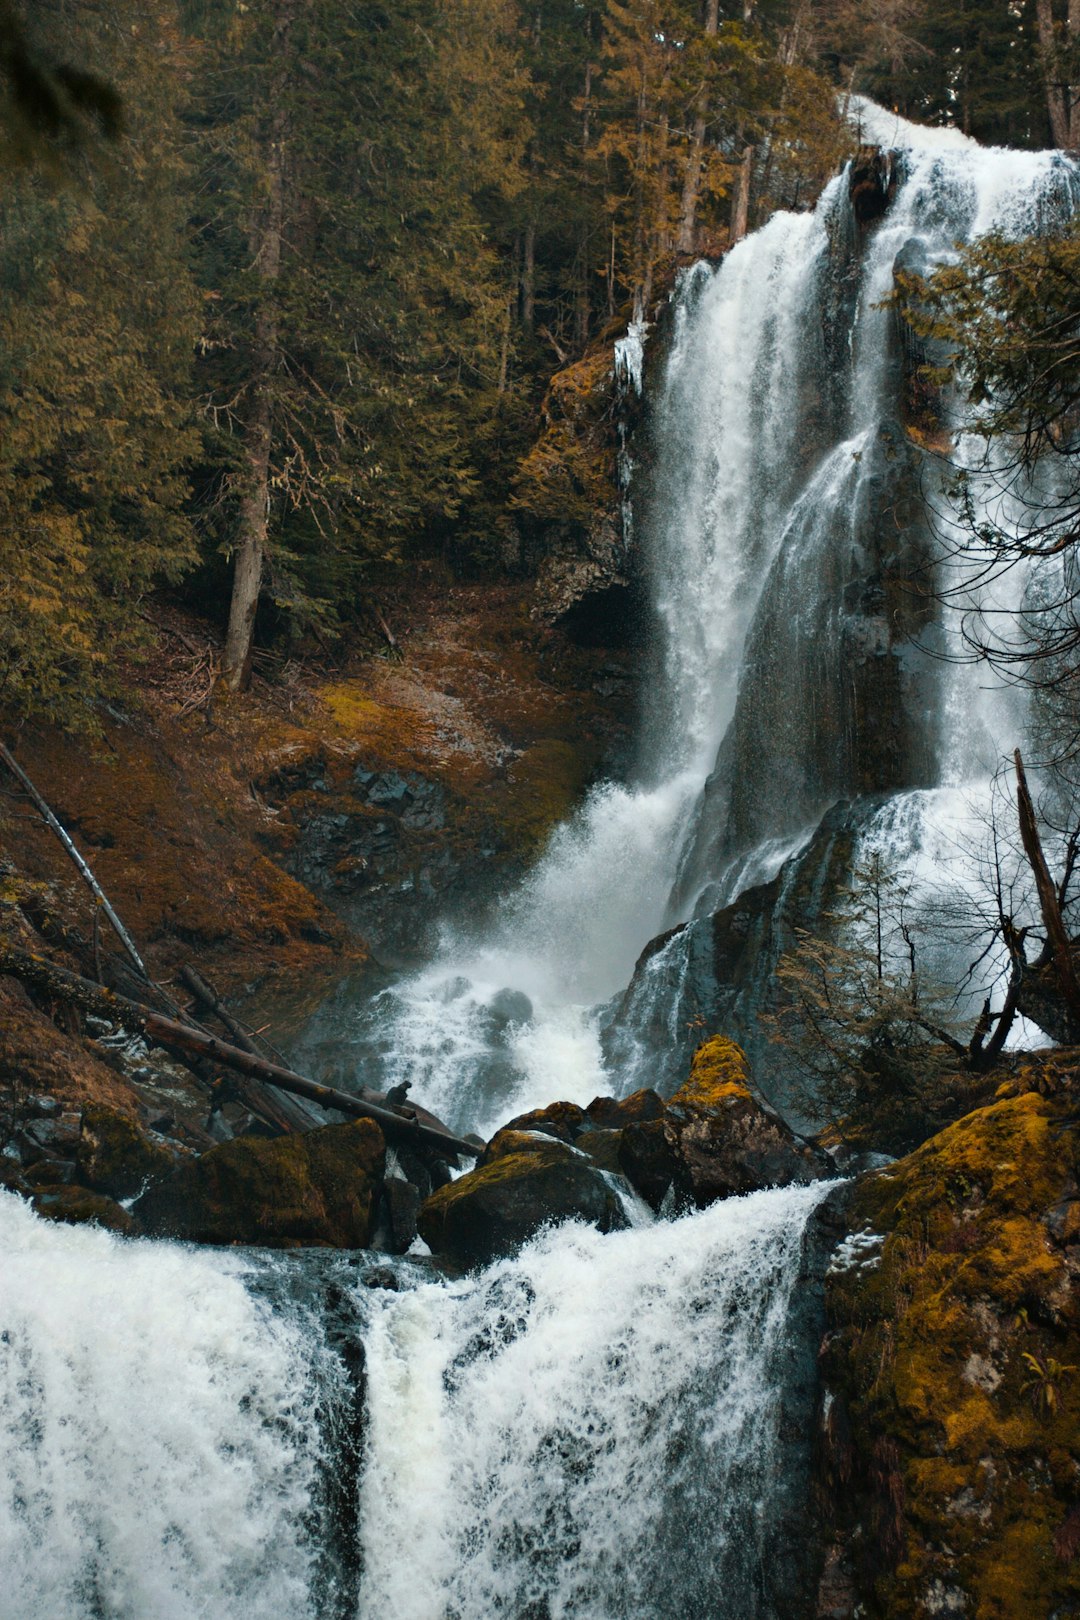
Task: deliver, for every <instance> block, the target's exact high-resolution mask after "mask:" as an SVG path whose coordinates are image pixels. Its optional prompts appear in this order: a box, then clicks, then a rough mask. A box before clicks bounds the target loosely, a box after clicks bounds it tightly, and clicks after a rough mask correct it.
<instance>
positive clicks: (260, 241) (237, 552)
mask: <svg viewBox="0 0 1080 1620" xmlns="http://www.w3.org/2000/svg"><path fill="white" fill-rule="evenodd" d="M294 11H295V0H280V3H279V5H278V9H277V16H276V20H275V25H274V38H273V46H272V49H273V56H274V62H275V76H274V83H273V85H272V87H271V91H270V99H271V107H272V113H271V119H270V131H269V138H268V141H267V147H266V185H267V203H266V208H265V210H264V211H263V213H262V215H261V217H260V218H259V219H257V220H256V222H255V224H254V226H253V229H252V242H251V251H252V258H253V260H254V264H255V269H256V271H257V272H258V276H259V280H260V283H261V296H260V299H259V312H258V315H257V317H256V322H255V343H254V349H253V352H252V370H251V383H250V387H249V391H248V394H249V401H250V403H249V407H248V415H247V423H246V427H245V431H244V475H243V486H242V490H241V495H240V503H239V510H238V512H237V519H236V539H235V545H234V556H235V562H234V564H233V587H232V597H231V599H230V602H229V625H228V629H227V631H226V634H225V651H224V653H223V655H222V662H221V679H222V682H223V684H224V685H225V687H226V688H227V689H228V690H229V691H230V692H238V691H243V690H244V689H245V688H246V687H247V685H248V683H249V682H250V680H251V654H252V647H253V644H254V638H255V614H256V611H257V610H258V606H259V593H260V591H261V590H262V580H263V568H264V566H265V560H266V539H267V530H268V525H269V517H270V457H271V449H272V445H273V435H274V412H273V388H272V379H273V375H274V371H275V368H276V365H277V358H278V339H279V324H278V312H277V304H276V296H277V282H278V281H279V279H280V277H281V247H282V240H283V236H284V227H285V155H286V144H287V136H288V114H287V112H286V110H285V108H284V107H283V105H282V99H283V97H284V94H285V88H286V83H287V73H288V63H289V36H290V34H291V32H292V23H293V15H294Z"/></svg>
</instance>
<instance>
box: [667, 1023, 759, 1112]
mask: <svg viewBox="0 0 1080 1620" xmlns="http://www.w3.org/2000/svg"><path fill="white" fill-rule="evenodd" d="M750 1096H751V1093H750V1066H749V1064H748V1063H747V1061H746V1057H745V1055H744V1053H743V1050H742V1048H741V1047H740V1046H736V1044H735V1042H734V1041H732V1040H729V1039H728V1038H727V1036H726V1035H714V1036H713V1037H712V1039H711V1040H708V1041H704V1042H703V1043H702V1044H701V1046H699V1047H698V1049H697V1051H696V1052H695V1053H694V1057H693V1061H692V1063H691V1065H690V1076H689V1078H688V1079H687V1081H686V1082H685V1084H684V1085H681V1086H680V1087H679V1089H678V1091H677V1092H676V1093H675V1095H674V1096H673V1097H672V1098H671V1100H670V1104H669V1106H670V1107H672V1108H692V1109H704V1108H721V1107H723V1106H724V1105H725V1104H727V1103H730V1102H731V1101H732V1100H733V1099H736V1098H737V1099H740V1100H741V1099H745V1100H747V1101H749V1100H750Z"/></svg>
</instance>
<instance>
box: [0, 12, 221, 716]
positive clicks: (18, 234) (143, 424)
mask: <svg viewBox="0 0 1080 1620" xmlns="http://www.w3.org/2000/svg"><path fill="white" fill-rule="evenodd" d="M91 13H92V20H93V23H94V26H93V28H91V26H90V23H91ZM36 28H37V35H36V38H37V40H38V41H39V42H40V48H41V49H42V50H43V51H44V52H46V53H51V52H59V50H61V49H67V48H68V46H69V44H70V31H71V30H72V29H75V30H76V31H77V33H78V37H80V38H81V39H83V40H85V41H87V42H88V43H89V42H90V41H92V42H93V49H92V52H91V51H88V53H87V54H88V55H89V56H90V63H91V65H92V67H93V68H94V69H95V70H97V71H98V72H99V73H100V74H101V76H102V77H103V78H104V77H109V78H112V77H114V76H119V75H120V74H121V73H122V77H123V82H124V87H125V108H126V123H127V129H128V133H127V135H126V136H125V138H124V141H123V143H122V145H121V147H120V148H119V149H118V152H117V156H116V161H115V162H112V163H109V162H102V161H100V160H99V161H98V162H97V163H96V164H95V166H94V168H93V169H92V170H91V169H89V168H85V169H84V170H83V171H82V172H81V173H80V174H79V176H78V181H77V183H72V184H69V185H67V186H65V187H63V188H61V189H52V188H51V187H50V186H49V185H48V183H47V181H46V180H44V179H43V178H41V177H40V176H39V175H35V174H33V173H23V174H22V175H20V176H19V177H17V178H16V179H15V180H14V181H13V182H12V183H10V184H9V185H8V187H7V190H6V193H5V195H4V197H3V200H2V204H0V283H2V285H3V289H4V298H3V302H2V305H0V626H2V628H0V698H2V699H3V701H4V702H6V703H7V704H9V705H12V706H14V707H16V708H32V707H37V708H39V709H40V708H44V709H46V710H47V712H49V713H50V714H51V715H53V716H54V717H56V718H61V719H64V720H67V721H76V720H78V719H80V718H81V719H85V718H86V712H87V711H86V704H87V701H88V700H90V699H92V698H93V697H94V696H95V694H96V693H97V692H98V691H99V690H100V689H101V688H102V686H103V685H104V684H105V683H106V681H107V678H108V675H109V669H110V664H111V662H112V660H113V659H114V657H115V653H116V650H117V646H118V645H123V642H124V639H125V638H126V639H128V640H129V641H130V640H131V638H132V631H133V621H134V617H135V616H134V612H133V608H134V605H135V604H136V603H137V600H138V598H139V596H140V595H141V594H142V593H144V592H145V591H147V590H148V589H150V588H151V587H152V586H153V585H154V584H155V583H157V582H159V581H161V580H163V579H175V578H177V577H178V576H179V575H180V574H181V573H182V572H183V570H184V569H185V568H186V567H187V566H188V565H189V564H190V562H191V560H192V558H193V555H194V545H193V538H192V534H191V531H190V528H189V525H188V524H187V522H186V520H185V518H184V516H183V505H184V501H185V498H186V494H187V483H186V476H185V469H186V464H187V462H188V460H189V459H190V457H191V456H192V454H193V452H194V449H195V446H196V443H197V440H196V437H195V434H194V432H193V430H192V427H191V422H190V411H189V407H188V405H187V403H186V401H185V394H186V388H187V376H188V370H189V364H190V354H191V348H192V344H193V340H194V334H195V331H196V306H195V299H194V293H193V287H192V282H191V279H190V276H189V275H188V271H187V265H186V257H185V242H184V218H183V200H184V199H183V186H184V171H183V166H182V163H181V162H180V159H179V156H178V151H177V142H176V124H175V121H174V119H173V115H172V108H171V103H170V84H169V81H168V79H167V78H166V77H164V76H163V75H162V74H161V71H160V60H161V55H162V52H163V51H165V50H167V49H168V48H169V47H170V46H171V43H172V41H173V38H174V35H173V32H172V30H171V28H170V20H169V17H168V13H167V12H166V11H165V10H164V8H158V9H157V10H156V11H155V14H154V15H153V16H152V17H147V16H146V15H145V13H144V8H142V7H139V6H135V5H134V4H131V5H130V6H127V7H122V6H119V5H117V6H115V7H114V8H113V9H112V10H111V12H110V14H109V17H108V19H107V21H105V22H103V20H102V18H101V16H100V14H99V13H98V10H97V8H96V7H93V8H92V7H90V6H89V5H87V6H83V5H81V4H70V3H69V4H61V3H60V0H56V3H51V0H50V4H48V5H47V6H44V7H43V8H42V9H41V10H40V11H39V12H38V14H37V16H36Z"/></svg>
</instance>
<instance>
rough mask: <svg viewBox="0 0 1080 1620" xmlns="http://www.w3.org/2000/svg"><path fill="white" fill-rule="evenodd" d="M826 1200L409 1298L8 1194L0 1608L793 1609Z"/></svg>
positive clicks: (37, 1618)
mask: <svg viewBox="0 0 1080 1620" xmlns="http://www.w3.org/2000/svg"><path fill="white" fill-rule="evenodd" d="M826 1192H827V1188H823V1187H822V1186H820V1185H819V1186H817V1187H812V1188H797V1189H795V1188H793V1189H787V1190H784V1191H776V1192H765V1193H757V1194H753V1195H751V1196H750V1197H747V1198H741V1199H732V1200H729V1201H727V1202H725V1203H722V1204H717V1205H714V1206H713V1208H712V1209H710V1210H707V1211H705V1212H704V1213H702V1214H699V1215H694V1216H690V1217H686V1218H684V1219H682V1220H679V1221H663V1222H657V1223H655V1224H650V1225H646V1226H643V1227H639V1228H637V1229H634V1230H630V1231H626V1232H620V1233H614V1234H610V1235H608V1236H601V1234H599V1233H597V1232H594V1231H592V1230H591V1229H587V1228H584V1227H576V1226H575V1227H563V1228H562V1229H560V1230H558V1231H554V1232H550V1233H547V1234H546V1235H544V1236H542V1237H541V1238H540V1239H538V1240H537V1241H535V1242H534V1243H532V1244H531V1245H530V1246H529V1247H528V1248H527V1249H526V1250H525V1251H524V1252H523V1253H522V1254H521V1255H520V1256H518V1257H516V1258H515V1259H513V1260H505V1261H501V1262H499V1263H498V1264H496V1265H495V1266H493V1267H492V1268H491V1269H490V1270H488V1271H486V1272H484V1273H483V1274H481V1275H480V1276H477V1277H472V1278H468V1279H465V1280H463V1281H460V1282H456V1283H449V1284H448V1283H446V1282H443V1281H437V1282H436V1281H430V1280H424V1278H423V1276H422V1274H421V1273H420V1269H419V1268H418V1267H417V1266H416V1265H411V1264H410V1263H409V1262H397V1263H395V1265H396V1273H397V1281H398V1284H399V1291H392V1290H387V1289H385V1288H371V1287H368V1286H366V1284H365V1281H364V1272H363V1268H362V1266H360V1265H357V1264H356V1263H354V1257H343V1256H319V1255H317V1254H315V1255H309V1256H306V1257H304V1256H299V1255H290V1256H287V1257H280V1256H272V1255H259V1254H247V1255H243V1256H240V1255H236V1254H233V1253H228V1252H224V1253H215V1252H207V1251H202V1252H194V1251H191V1250H185V1249H183V1248H181V1247H179V1246H173V1245H168V1244H160V1243H157V1244H149V1243H131V1242H126V1241H123V1240H120V1239H116V1238H113V1237H111V1236H108V1235H106V1234H105V1233H102V1232H97V1231H91V1230H86V1229H73V1228H56V1227H50V1226H47V1225H45V1224H44V1223H42V1222H39V1221H38V1220H36V1218H35V1217H33V1216H32V1215H31V1214H30V1212H29V1210H28V1209H27V1208H26V1207H25V1206H23V1205H22V1204H21V1203H20V1202H19V1201H18V1200H17V1199H15V1198H13V1197H12V1196H11V1195H9V1194H0V1251H2V1253H3V1255H4V1263H3V1266H2V1268H0V1345H2V1352H3V1353H2V1354H0V1458H2V1464H0V1477H2V1479H3V1485H2V1488H0V1568H2V1570H3V1582H2V1584H0V1615H2V1616H3V1617H4V1620H196V1617H197V1620H258V1617H261V1616H265V1617H266V1620H351V1617H358V1620H383V1617H385V1616H388V1615H392V1616H394V1620H452V1617H457V1620H488V1617H489V1616H492V1615H506V1616H513V1617H516V1620H525V1617H535V1620H540V1617H544V1620H570V1617H573V1620H625V1617H626V1616H627V1615H633V1616H634V1617H635V1620H676V1617H678V1620H781V1617H783V1620H787V1617H788V1616H790V1614H791V1613H792V1612H793V1604H794V1603H795V1602H796V1600H797V1598H798V1595H799V1594H798V1581H799V1579H800V1577H801V1574H802V1562H801V1559H800V1555H799V1552H798V1550H797V1545H796V1543H797V1533H798V1527H799V1524H800V1521H801V1515H802V1513H803V1511H804V1498H805V1492H806V1490H807V1488H808V1481H807V1477H806V1470H807V1466H808V1457H807V1453H808V1446H809V1433H810V1427H811V1425H810V1419H811V1415H812V1398H813V1369H814V1359H815V1351H816V1345H817V1339H818V1336H819V1334H820V1322H819V1319H818V1316H817V1315H816V1314H815V1311H814V1309H808V1304H807V1300H808V1290H807V1288H806V1286H805V1281H806V1272H805V1266H804V1262H805V1253H804V1237H805V1232H806V1226H807V1221H808V1218H809V1217H810V1215H811V1214H812V1212H813V1210H814V1208H815V1207H816V1206H817V1205H818V1204H819V1203H820V1201H821V1199H822V1198H823V1197H824V1196H825V1195H826ZM380 1258H381V1257H380ZM383 1269H384V1270H385V1267H384V1268H383ZM796 1311H801V1312H802V1317H801V1319H800V1326H799V1329H798V1330H797V1331H796V1330H795V1325H794V1322H795V1316H794V1313H795V1312H796ZM361 1343H362V1345H363V1355H362V1358H361V1356H360V1355H358V1353H357V1347H358V1346H359V1345H360V1344H361ZM342 1347H344V1350H345V1353H344V1354H343V1353H342Z"/></svg>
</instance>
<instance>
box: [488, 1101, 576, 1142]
mask: <svg viewBox="0 0 1080 1620" xmlns="http://www.w3.org/2000/svg"><path fill="white" fill-rule="evenodd" d="M593 1128H594V1127H593V1122H592V1121H591V1120H590V1118H589V1116H588V1115H587V1114H586V1112H585V1110H584V1108H579V1107H578V1105H577V1103H571V1102H555V1103H549V1104H548V1106H547V1107H546V1108H534V1109H532V1110H531V1112H529V1113H528V1114H517V1115H515V1117H514V1118H513V1119H510V1120H507V1122H506V1124H505V1125H504V1126H503V1130H506V1131H542V1132H543V1133H544V1134H545V1135H546V1136H554V1137H555V1138H556V1139H557V1140H558V1141H560V1142H573V1141H574V1140H575V1138H577V1137H578V1136H580V1135H581V1133H582V1131H590V1130H592V1129H593Z"/></svg>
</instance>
